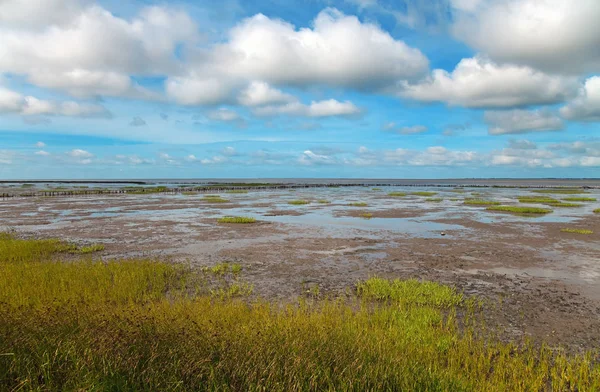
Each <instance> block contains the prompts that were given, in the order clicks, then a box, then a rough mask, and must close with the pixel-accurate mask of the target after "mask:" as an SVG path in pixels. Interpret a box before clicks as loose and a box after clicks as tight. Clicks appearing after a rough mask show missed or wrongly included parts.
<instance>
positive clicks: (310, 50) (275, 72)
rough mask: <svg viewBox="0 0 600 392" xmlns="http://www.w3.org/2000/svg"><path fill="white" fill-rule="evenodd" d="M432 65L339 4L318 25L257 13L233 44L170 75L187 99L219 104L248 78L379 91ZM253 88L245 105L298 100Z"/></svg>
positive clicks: (171, 86) (170, 84)
mask: <svg viewBox="0 0 600 392" xmlns="http://www.w3.org/2000/svg"><path fill="white" fill-rule="evenodd" d="M427 67H428V60H427V58H426V57H425V56H424V55H423V54H422V53H421V52H420V51H419V50H418V49H415V48H411V47H409V46H408V45H406V44H405V43H404V42H402V41H399V40H395V39H394V38H393V37H392V36H391V35H389V33H387V32H385V31H384V30H382V29H381V28H380V27H378V26H376V25H374V24H369V23H361V22H360V21H359V20H358V18H356V17H355V16H347V15H344V14H343V13H341V12H340V11H338V10H336V9H331V8H328V9H326V10H324V11H322V12H320V13H319V14H318V15H317V17H316V18H315V20H314V21H313V28H300V29H296V28H295V26H293V25H291V24H289V23H287V22H285V21H282V20H278V19H271V18H269V17H267V16H265V15H262V14H258V15H255V16H253V17H251V18H247V19H244V20H243V21H241V22H240V23H239V24H238V25H236V26H235V27H233V28H232V29H231V30H230V31H229V34H228V41H227V42H225V43H223V44H219V45H216V46H214V47H212V48H209V49H206V50H204V51H201V52H196V53H195V56H194V58H193V59H192V60H191V63H190V65H189V67H188V71H187V74H186V75H180V76H176V77H170V78H169V79H168V80H167V81H166V90H167V94H168V95H169V97H170V98H171V99H172V100H174V101H176V102H178V103H181V104H186V105H204V104H216V103H223V102H227V100H230V99H231V96H232V95H234V94H235V93H236V91H237V90H239V89H243V88H246V86H247V85H248V83H249V82H250V83H252V82H255V81H261V82H258V83H266V84H270V85H293V86H308V85H326V86H335V87H350V88H358V89H378V88H381V87H383V86H387V85H388V84H390V83H393V82H396V81H397V80H399V79H401V80H404V79H414V78H416V77H420V76H422V75H423V74H424V73H425V72H426V71H427ZM250 89H251V90H259V91H250V94H248V91H247V90H245V91H244V92H242V94H241V96H240V98H239V99H240V102H242V103H243V104H246V105H250V106H251V105H261V104H263V105H264V104H275V103H284V102H292V99H291V98H290V97H289V96H286V95H282V94H281V92H278V91H277V90H271V89H270V87H268V85H265V84H255V85H252V84H251V85H250ZM274 101H277V102H274Z"/></svg>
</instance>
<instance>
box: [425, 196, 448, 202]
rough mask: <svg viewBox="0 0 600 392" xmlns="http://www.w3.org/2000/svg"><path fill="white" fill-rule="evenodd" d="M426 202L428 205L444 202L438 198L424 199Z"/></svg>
mask: <svg viewBox="0 0 600 392" xmlns="http://www.w3.org/2000/svg"><path fill="white" fill-rule="evenodd" d="M425 201H426V202H428V203H441V202H442V201H444V199H442V198H440V197H430V198H427V199H425Z"/></svg>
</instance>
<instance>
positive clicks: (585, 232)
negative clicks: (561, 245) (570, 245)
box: [560, 228, 594, 234]
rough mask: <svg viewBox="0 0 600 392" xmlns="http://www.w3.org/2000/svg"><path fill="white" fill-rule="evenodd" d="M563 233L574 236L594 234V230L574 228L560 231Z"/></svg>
mask: <svg viewBox="0 0 600 392" xmlns="http://www.w3.org/2000/svg"><path fill="white" fill-rule="evenodd" d="M560 231H562V232H563V233H574V234H594V232H593V231H592V230H588V229H574V228H564V229H560Z"/></svg>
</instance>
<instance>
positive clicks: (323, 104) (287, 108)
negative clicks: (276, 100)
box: [254, 99, 361, 117]
mask: <svg viewBox="0 0 600 392" xmlns="http://www.w3.org/2000/svg"><path fill="white" fill-rule="evenodd" d="M254 113H255V114H256V115H259V116H276V115H290V116H303V117H334V116H356V115H358V114H360V113H361V110H360V109H359V108H358V107H356V106H355V105H354V104H353V103H352V102H350V101H344V102H340V101H337V100H335V99H329V100H325V101H313V102H311V103H310V105H305V104H303V103H300V102H292V103H288V104H285V105H279V106H264V107H259V108H256V109H254Z"/></svg>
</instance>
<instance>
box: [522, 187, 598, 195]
mask: <svg viewBox="0 0 600 392" xmlns="http://www.w3.org/2000/svg"><path fill="white" fill-rule="evenodd" d="M531 192H534V193H550V194H557V195H577V194H581V193H588V192H586V191H584V190H582V189H560V188H554V189H533V190H532V191H531Z"/></svg>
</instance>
